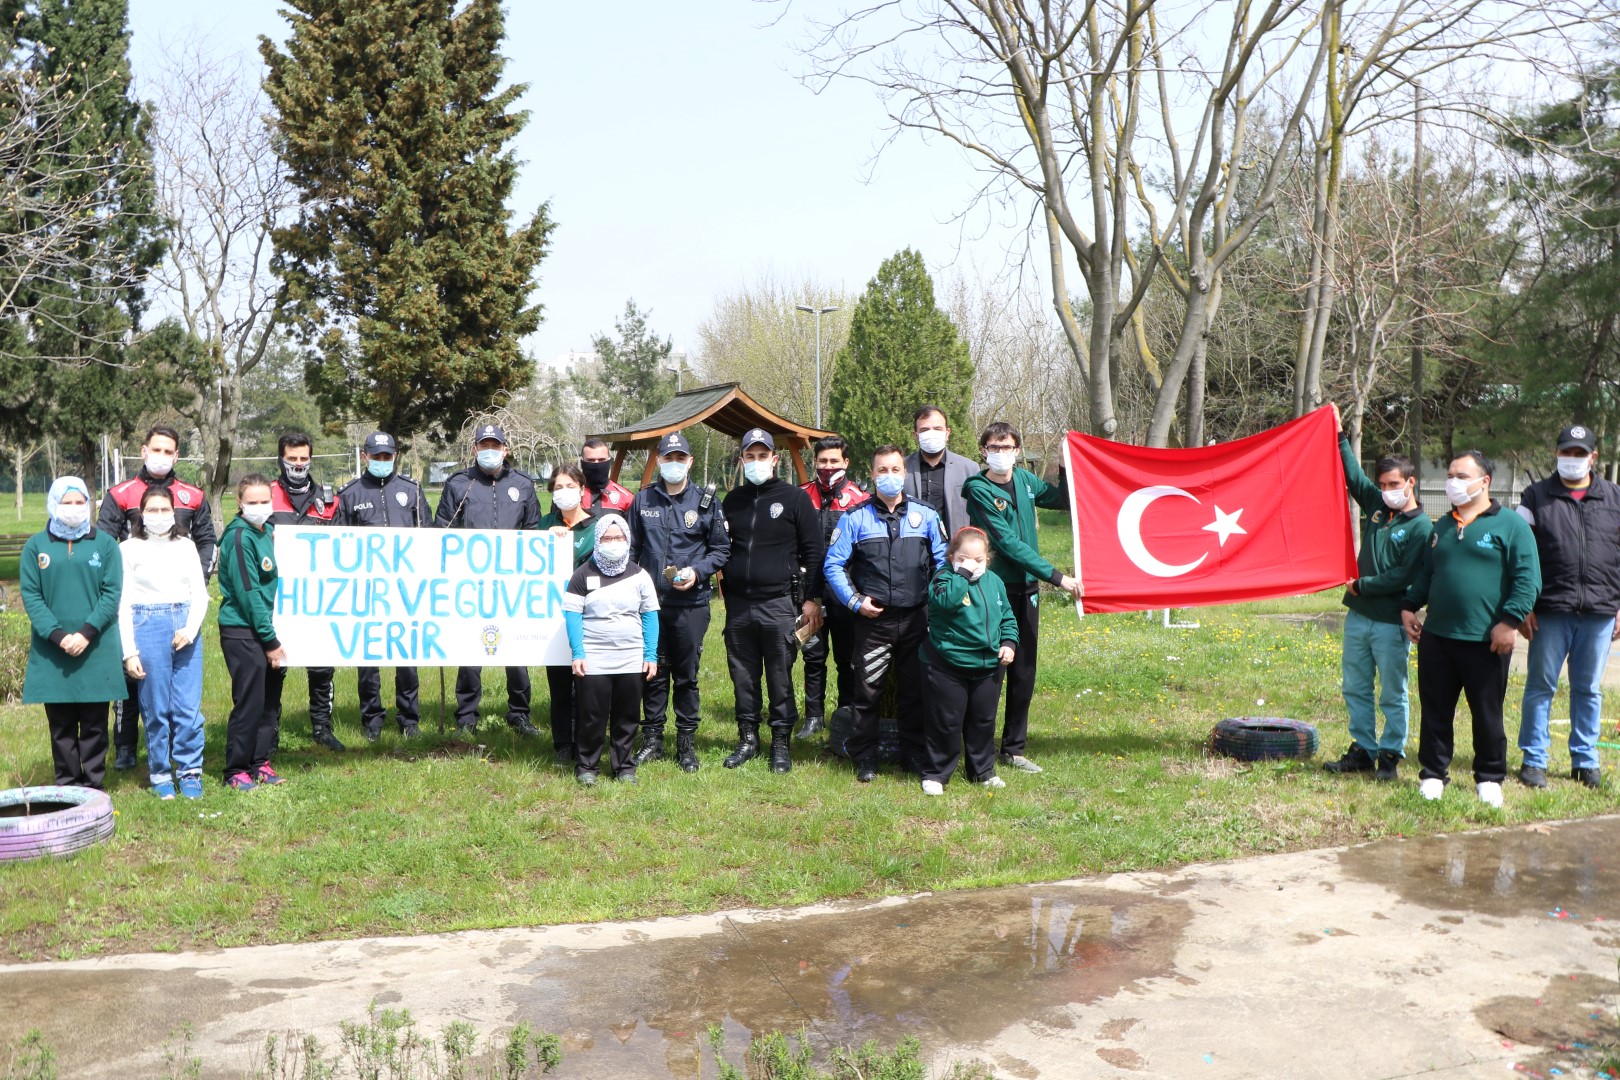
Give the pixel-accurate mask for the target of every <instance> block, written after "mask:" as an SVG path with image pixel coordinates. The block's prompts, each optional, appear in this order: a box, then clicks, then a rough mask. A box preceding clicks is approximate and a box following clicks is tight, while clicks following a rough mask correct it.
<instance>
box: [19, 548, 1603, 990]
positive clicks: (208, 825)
mask: <svg viewBox="0 0 1620 1080" xmlns="http://www.w3.org/2000/svg"><path fill="white" fill-rule="evenodd" d="M1042 539H1043V546H1045V547H1049V548H1052V547H1056V546H1058V544H1059V540H1060V539H1061V541H1062V543H1066V539H1067V538H1066V534H1065V533H1063V532H1062V531H1061V530H1060V529H1055V528H1050V527H1047V528H1043V536H1042ZM1053 554H1055V552H1053ZM1062 561H1063V562H1065V563H1066V562H1067V559H1063V560H1062ZM1277 606H1279V605H1264V607H1266V608H1272V607H1277ZM1280 606H1281V607H1284V608H1286V607H1289V606H1290V605H1280ZM1325 606H1326V605H1325V604H1324V602H1323V601H1322V600H1321V599H1320V598H1312V599H1309V600H1307V601H1302V602H1297V603H1296V604H1294V605H1292V607H1293V608H1294V609H1295V610H1305V611H1319V610H1322V609H1323V608H1324V607H1325ZM1259 607H1260V606H1258V605H1256V606H1249V607H1241V606H1240V607H1229V608H1206V609H1201V610H1198V611H1196V612H1193V613H1192V617H1195V618H1197V619H1198V620H1199V622H1200V623H1201V625H1200V627H1199V628H1198V629H1196V630H1165V629H1163V628H1162V627H1161V626H1160V625H1159V621H1158V619H1157V618H1156V617H1149V616H1146V615H1141V614H1136V615H1112V616H1088V617H1087V618H1086V619H1085V620H1084V621H1077V620H1076V619H1075V618H1074V615H1073V613H1072V607H1071V606H1069V605H1064V604H1061V603H1054V604H1053V605H1052V606H1051V607H1050V608H1049V609H1048V612H1047V617H1046V619H1045V620H1044V621H1043V625H1042V657H1041V668H1040V681H1039V684H1038V690H1037V697H1036V703H1035V710H1034V715H1033V718H1032V723H1031V730H1032V735H1031V741H1030V754H1031V756H1032V757H1034V758H1036V759H1037V760H1039V761H1040V762H1041V764H1043V765H1045V766H1046V768H1047V772H1046V773H1045V774H1044V775H1041V776H1026V775H1023V774H1018V773H1012V774H1009V775H1007V776H1006V780H1007V783H1008V787H1007V789H1006V790H1004V791H1002V792H1000V793H991V792H988V791H985V790H983V789H979V788H975V787H973V786H971V785H968V784H966V783H963V782H962V781H961V780H960V778H958V779H957V780H956V781H954V782H953V783H952V784H951V785H950V786H949V787H948V788H947V789H946V795H945V797H943V798H939V799H925V798H924V797H923V796H922V795H921V794H920V793H919V791H918V790H917V787H916V785H915V784H914V783H912V782H908V781H903V780H901V779H900V778H899V777H898V776H897V775H893V774H887V775H885V776H883V777H882V778H880V780H879V781H878V782H877V783H874V784H870V785H857V784H856V783H855V782H854V780H853V777H852V775H851V771H850V769H849V767H848V765H847V764H845V763H843V762H841V761H838V760H837V759H833V758H827V757H823V756H821V755H820V754H819V753H818V752H817V751H818V749H819V744H818V745H814V746H802V745H801V746H799V747H798V749H797V752H796V755H795V756H796V761H795V767H794V770H793V772H792V773H791V774H790V775H788V776H785V777H784V776H774V775H772V774H771V773H769V772H768V771H767V769H766V767H765V764H764V763H763V762H755V763H752V764H750V765H749V766H748V767H746V768H743V769H741V770H737V771H728V770H726V769H723V768H721V767H720V760H721V758H722V757H724V756H725V753H726V752H727V750H728V749H729V746H730V743H731V741H732V738H733V734H734V732H733V728H732V723H731V706H732V699H731V693H730V687H729V685H728V683H729V679H728V677H727V674H726V671H725V657H724V649H723V647H722V643H721V639H720V633H721V624H722V621H723V620H722V619H721V618H720V617H719V616H720V613H719V612H718V611H717V612H716V616H717V617H716V619H715V620H714V623H713V627H712V629H711V634H710V638H709V640H708V643H707V644H708V648H707V649H706V650H705V656H704V665H703V673H702V692H703V701H704V724H703V728H702V730H701V732H700V734H699V740H698V748H699V753H700V755H701V757H702V760H703V769H702V771H701V772H699V773H697V774H696V775H692V776H688V775H685V774H682V773H681V772H679V771H678V770H677V769H675V767H674V766H673V765H672V764H662V765H654V766H649V767H647V768H645V769H643V770H642V771H641V784H640V786H637V787H618V786H616V785H613V784H604V785H602V786H600V787H598V788H596V789H594V790H582V789H580V788H578V787H577V786H576V785H575V784H574V783H573V781H572V779H571V777H570V776H569V775H568V774H567V773H565V772H564V771H562V770H558V769H556V768H554V767H552V766H551V764H550V756H551V755H550V746H549V739H541V740H537V743H538V745H535V744H530V743H522V744H519V743H518V742H517V741H516V740H514V738H513V737H512V736H511V735H510V734H508V732H507V731H506V729H505V725H504V724H503V723H502V722H501V719H500V717H501V715H502V711H503V708H504V703H505V702H504V686H503V684H502V679H501V674H500V672H499V671H498V670H491V671H489V672H487V673H486V674H487V676H488V678H487V680H486V682H485V693H486V697H485V702H484V717H485V719H484V725H483V727H482V728H481V729H480V731H481V740H482V741H484V742H486V743H487V751H486V752H485V754H484V755H483V756H478V755H477V754H475V753H474V752H472V751H471V750H470V748H468V747H467V746H465V745H463V744H461V743H457V742H455V741H453V740H445V739H441V738H440V737H438V736H437V735H429V736H427V737H425V738H422V739H420V740H417V741H415V742H414V743H404V742H402V741H400V740H399V739H398V738H397V737H396V736H394V735H392V734H390V735H385V736H384V739H383V741H382V742H381V743H380V744H378V745H377V746H366V744H364V743H362V742H361V740H360V738H359V730H358V712H357V705H356V699H355V691H354V676H353V674H352V673H349V672H340V674H339V677H338V714H337V715H338V730H339V734H340V735H341V736H342V737H343V738H344V739H345V740H347V741H349V742H350V743H351V745H352V746H356V745H357V746H358V747H360V748H358V749H351V751H350V752H348V753H346V754H341V755H336V754H331V753H328V752H326V751H323V750H320V749H318V748H315V747H313V746H312V744H311V743H310V741H309V738H308V721H307V714H306V711H305V702H306V698H305V683H304V677H303V675H302V674H301V673H297V672H295V673H293V674H292V676H291V677H290V678H289V680H288V685H287V689H286V696H285V701H286V705H287V709H286V715H285V718H284V724H283V734H282V750H281V752H280V753H279V754H278V755H277V756H276V765H277V768H278V769H279V770H280V771H281V772H282V773H283V774H284V775H286V776H287V777H289V780H290V782H289V783H287V784H285V785H283V786H282V787H280V788H276V789H269V790H261V791H258V792H254V793H252V794H250V795H247V796H232V795H230V794H228V793H226V792H224V791H222V790H221V789H220V786H219V782H218V770H219V765H220V752H221V746H222V743H223V737H224V730H223V728H224V721H225V717H226V714H227V712H228V680H227V678H226V674H225V671H224V666H223V663H222V661H221V660H220V657H219V654H218V650H217V648H216V647H214V644H213V643H214V642H216V641H217V638H216V636H215V633H214V631H213V629H212V628H211V627H210V628H208V629H207V630H205V639H206V640H207V641H208V642H209V643H210V645H209V649H208V653H207V676H206V684H205V685H206V692H205V693H206V697H205V712H206V714H207V716H208V718H209V725H208V758H207V768H208V784H209V789H208V793H207V795H206V797H205V798H204V799H203V800H202V802H201V803H198V804H192V803H187V802H183V801H176V802H169V803H163V802H158V801H156V800H154V799H152V798H151V797H150V796H149V795H147V794H146V792H145V790H144V788H143V787H142V786H141V784H140V783H139V782H138V781H137V779H136V777H135V776H133V775H131V774H127V773H126V774H115V775H114V776H113V778H112V780H111V784H112V789H111V790H112V795H113V798H114V801H115V803H116V805H117V807H118V810H119V818H118V835H117V837H116V838H115V839H114V840H113V841H111V842H110V843H108V844H105V845H103V846H101V847H99V848H97V849H94V850H92V851H90V852H87V853H85V854H83V855H81V856H79V857H76V858H74V859H71V860H66V861H60V862H36V863H28V864H21V865H14V866H0V894H3V895H4V896H5V897H6V902H5V903H4V904H3V905H0V958H4V959H9V960H40V959H48V958H67V957H78V956H91V955H99V954H107V953H118V952H129V951H137V950H149V949H152V950H177V949H190V948H208V947H214V946H230V945H244V944H254V943H266V942H280V941H302V940H311V939H320V938H336V937H351V936H357V935H366V934H398V933H417V932H426V931H446V930H456V929H465V928H475V927H499V926H520V925H534V924H544V923H558V922H573V921H582V920H583V921H590V920H600V919H609V918H626V917H644V916H655V915H667V914H678V913H684V912H693V911H702V910H711V909H716V908H725V907H730V906H736V905H762V906H774V905H783V904H799V903H806V902H810V901H817V900H825V899H833V898H842V897H871V896H880V895H885V894H895V893H908V892H913V891H918V890H929V889H954V888H970V887H975V886H988V885H1002V884H1008V883H1015V882H1030V881H1040V880H1050V879H1055V878H1066V877H1071V876H1075V875H1081V874H1092V873H1106V872H1113V871H1124V870H1143V869H1160V868H1167V867H1174V866H1177V865H1180V864H1184V863H1188V862H1193V861H1204V860H1214V859H1228V858H1234V857H1238V856H1243V855H1250V854H1255V853H1261V852H1274V851H1284V850H1291V849H1299V848H1307V847H1316V846H1322V845H1329V844H1337V843H1344V842H1352V841H1358V840H1363V839H1369V838H1373V837H1378V836H1385V835H1390V834H1404V835H1408V836H1411V835H1418V834H1423V833H1433V832H1442V831H1453V830H1457V829H1465V828H1470V827H1480V826H1485V825H1492V824H1498V823H1501V822H1524V821H1532V820H1540V819H1557V818H1571V817H1582V816H1587V815H1592V814H1597V813H1602V812H1606V811H1610V810H1612V809H1613V808H1614V797H1613V795H1612V793H1609V792H1596V793H1594V792H1588V791H1586V790H1585V789H1583V788H1580V787H1579V786H1577V785H1574V784H1570V783H1555V784H1554V785H1553V787H1552V788H1551V789H1550V790H1548V791H1546V792H1541V793H1530V792H1527V791H1525V790H1524V789H1521V788H1519V787H1517V786H1514V787H1513V788H1511V789H1510V791H1509V792H1508V806H1507V809H1506V811H1505V812H1493V811H1490V810H1488V809H1486V808H1484V807H1483V806H1481V805H1480V804H1479V803H1477V801H1475V800H1474V799H1473V798H1472V797H1471V794H1472V793H1471V790H1470V785H1468V784H1467V783H1459V784H1457V785H1454V786H1453V788H1452V791H1451V792H1450V793H1448V795H1447V796H1446V798H1445V799H1444V800H1443V801H1441V802H1440V803H1438V804H1426V803H1424V802H1422V801H1421V800H1420V799H1419V798H1418V795H1417V789H1416V783H1415V775H1414V773H1413V770H1412V769H1411V768H1409V769H1408V770H1407V774H1408V775H1407V782H1405V783H1402V784H1400V785H1396V786H1388V787H1386V786H1379V785H1375V784H1372V783H1370V782H1366V781H1363V780H1361V779H1359V778H1358V779H1354V780H1337V779H1334V778H1331V777H1329V776H1326V775H1324V774H1323V773H1321V772H1320V771H1319V769H1318V768H1317V767H1316V766H1315V764H1307V763H1286V764H1264V765H1256V766H1247V767H1245V766H1239V765H1236V764H1234V763H1231V762H1226V761H1224V760H1218V759H1208V758H1206V757H1205V756H1204V754H1203V744H1204V740H1205V739H1206V737H1207V736H1208V733H1209V730H1210V727H1211V726H1212V725H1213V724H1214V722H1215V721H1216V720H1218V719H1220V718H1222V717H1226V716H1234V715H1245V714H1251V715H1252V714H1269V715H1281V716H1293V717H1298V718H1300V719H1305V720H1311V721H1314V722H1316V723H1318V724H1320V725H1321V729H1322V744H1323V749H1324V752H1327V753H1331V754H1333V755H1335V756H1336V755H1337V754H1338V753H1339V752H1340V751H1341V750H1342V749H1343V748H1344V746H1345V745H1346V743H1347V737H1346V735H1345V721H1344V709H1343V705H1342V702H1341V700H1340V698H1339V692H1338V680H1339V643H1338V638H1337V637H1336V636H1334V635H1333V634H1331V633H1330V632H1328V631H1327V630H1325V629H1323V628H1322V627H1321V626H1319V625H1315V624H1313V623H1310V622H1308V621H1300V620H1292V621H1291V620H1283V619H1274V618H1264V617H1259V616H1260V615H1261V614H1263V612H1261V611H1260V610H1257V608H1259ZM536 675H537V677H536V679H535V689H536V705H535V709H536V715H535V720H536V723H537V724H539V725H540V726H542V727H543V726H544V724H545V715H546V711H545V710H546V706H545V681H544V679H543V677H538V676H539V673H538V672H537V673H536ZM448 681H449V682H451V683H453V681H454V673H453V672H451V673H448ZM385 685H386V681H385ZM1521 693H1522V683H1521V682H1520V681H1519V680H1518V679H1515V682H1514V684H1513V685H1512V686H1510V689H1509V691H1508V698H1509V702H1510V707H1509V715H1510V719H1509V724H1510V725H1512V724H1513V723H1514V722H1515V721H1514V719H1513V716H1514V715H1515V714H1516V711H1517V710H1516V705H1517V702H1518V699H1519V695H1520V694H1521ZM449 696H450V704H451V705H452V706H453V703H454V693H453V685H452V687H451V693H450V695H449ZM438 700H439V697H438V676H437V673H436V672H435V671H433V670H428V669H424V671H423V727H424V729H425V730H429V731H431V730H432V729H433V728H434V727H435V726H436V722H437V703H438ZM1262 701H1263V704H1261V702H1262ZM1413 704H1414V708H1413V712H1414V740H1415V726H1416V725H1415V719H1416V703H1415V701H1414V703H1413ZM1561 709H1562V710H1566V711H1564V712H1563V715H1567V706H1566V705H1565V704H1564V703H1563V702H1562V701H1560V702H1559V703H1558V704H1557V705H1555V711H1554V713H1553V715H1554V716H1557V715H1560V711H1559V710H1561ZM1556 730H1558V729H1555V731H1556ZM1457 737H1458V753H1457V762H1456V765H1455V772H1456V774H1457V776H1458V777H1459V778H1460V779H1462V780H1466V778H1467V773H1468V769H1469V762H1470V755H1471V749H1470V746H1469V742H1468V725H1467V723H1466V721H1464V722H1462V723H1459V725H1458V732H1457ZM1559 752H1560V748H1559V746H1558V745H1557V744H1556V740H1555V746H1554V755H1555V760H1554V762H1553V768H1552V769H1550V770H1549V772H1553V773H1554V774H1556V773H1557V771H1558V770H1559V769H1560V768H1565V769H1567V760H1562V759H1559V758H1558V757H1557V755H1558V754H1559ZM50 775H51V770H50V753H49V746H48V743H47V739H46V733H45V723H44V717H43V715H42V713H41V711H40V709H39V708H38V707H37V706H28V707H23V706H0V786H5V785H11V784H17V783H28V784H38V783H42V782H48V781H49V779H50Z"/></svg>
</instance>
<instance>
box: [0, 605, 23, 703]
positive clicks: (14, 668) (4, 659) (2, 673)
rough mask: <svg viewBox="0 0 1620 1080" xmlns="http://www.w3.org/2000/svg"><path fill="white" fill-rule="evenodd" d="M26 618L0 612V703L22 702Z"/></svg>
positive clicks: (13, 613) (18, 613) (16, 614)
mask: <svg viewBox="0 0 1620 1080" xmlns="http://www.w3.org/2000/svg"><path fill="white" fill-rule="evenodd" d="M28 636H29V635H28V616H26V615H23V614H21V613H20V612H0V703H15V702H17V701H20V700H22V688H23V672H24V671H26V670H27V669H28Z"/></svg>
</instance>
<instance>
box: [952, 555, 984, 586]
mask: <svg viewBox="0 0 1620 1080" xmlns="http://www.w3.org/2000/svg"><path fill="white" fill-rule="evenodd" d="M951 568H952V569H953V570H955V571H956V572H957V573H959V574H966V575H967V579H968V580H969V581H978V580H979V578H981V577H982V576H984V563H982V562H980V561H979V560H978V559H957V560H956V561H955V562H953V563H951Z"/></svg>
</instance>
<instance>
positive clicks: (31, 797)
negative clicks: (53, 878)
mask: <svg viewBox="0 0 1620 1080" xmlns="http://www.w3.org/2000/svg"><path fill="white" fill-rule="evenodd" d="M115 828H116V826H115V823H114V818H113V804H112V800H111V799H109V798H108V797H107V793H106V792H105V791H95V790H93V789H91V788H81V787H55V786H47V787H31V788H11V789H9V790H6V791H0V862H18V861H21V860H23V859H42V858H46V857H53V856H62V855H73V854H75V853H77V852H80V851H83V850H84V849H85V848H87V847H90V846H92V845H94V844H99V843H101V842H102V841H103V840H106V839H109V838H110V837H111V836H112V834H113V832H114V830H115Z"/></svg>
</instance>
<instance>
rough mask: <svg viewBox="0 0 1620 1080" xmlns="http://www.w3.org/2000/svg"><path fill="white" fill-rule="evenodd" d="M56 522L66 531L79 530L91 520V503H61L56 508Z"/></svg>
mask: <svg viewBox="0 0 1620 1080" xmlns="http://www.w3.org/2000/svg"><path fill="white" fill-rule="evenodd" d="M56 520H57V521H58V522H60V523H61V525H62V527H63V528H64V529H77V528H80V527H81V526H83V525H84V524H85V522H87V521H89V520H90V504H89V503H61V504H59V505H58V506H57V508H56Z"/></svg>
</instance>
